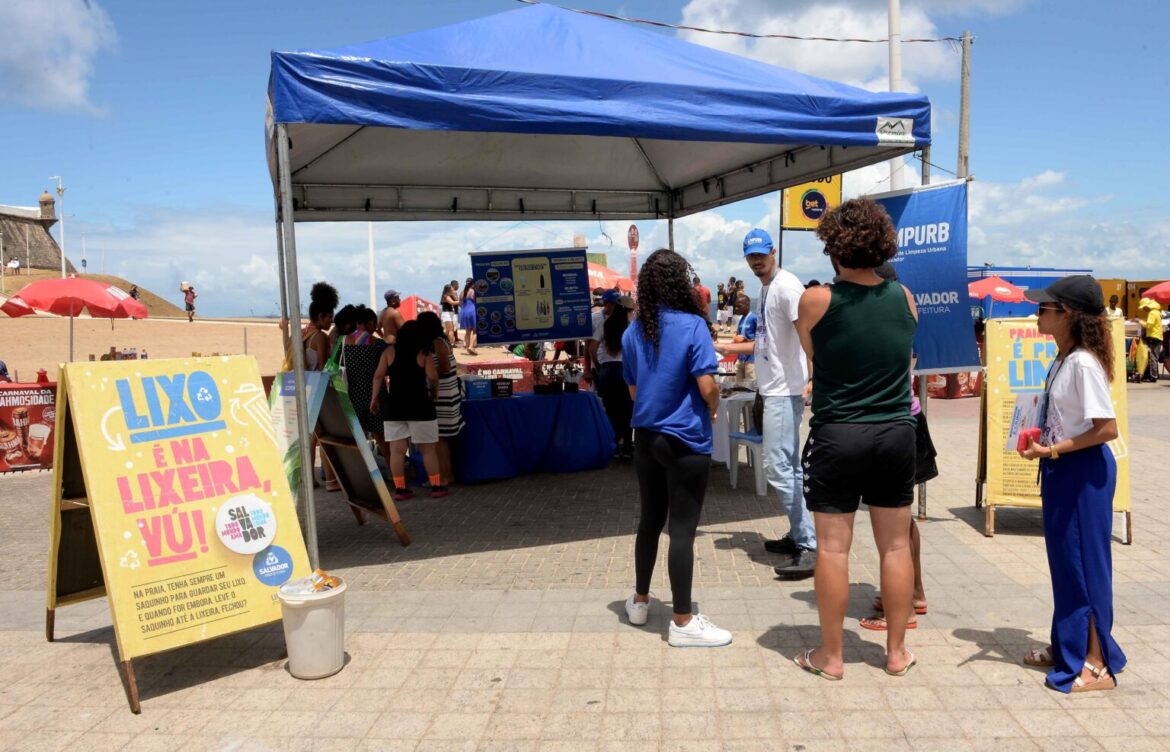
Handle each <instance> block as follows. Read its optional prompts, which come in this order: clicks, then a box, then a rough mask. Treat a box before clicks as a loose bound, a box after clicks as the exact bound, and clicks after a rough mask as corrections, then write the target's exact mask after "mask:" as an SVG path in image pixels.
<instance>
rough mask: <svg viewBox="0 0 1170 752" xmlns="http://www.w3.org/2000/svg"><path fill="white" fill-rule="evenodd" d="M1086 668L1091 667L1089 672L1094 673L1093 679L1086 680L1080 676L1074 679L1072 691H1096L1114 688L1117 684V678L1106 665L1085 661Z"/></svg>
mask: <svg viewBox="0 0 1170 752" xmlns="http://www.w3.org/2000/svg"><path fill="white" fill-rule="evenodd" d="M1085 668H1087V669H1089V673H1091V674H1092V675H1093V680H1092V681H1089V682H1086V681H1085V680H1083V679H1081V677H1079V676H1078V677H1077V678H1075V679H1073V683H1072V690H1071V691H1073V692H1096V691H1098V690H1104V689H1113V688H1115V687H1116V686H1117V680H1116V679H1114V678H1113V675H1112V674H1110V673H1109V669H1107V668H1105V667H1104V666H1101V667H1097V666H1094V665H1093V664H1091V663H1089V662H1088V661H1085Z"/></svg>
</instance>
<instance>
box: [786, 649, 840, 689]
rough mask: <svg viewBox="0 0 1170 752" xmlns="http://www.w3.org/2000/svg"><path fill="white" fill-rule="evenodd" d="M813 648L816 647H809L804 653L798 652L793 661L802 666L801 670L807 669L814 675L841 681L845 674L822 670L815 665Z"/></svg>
mask: <svg viewBox="0 0 1170 752" xmlns="http://www.w3.org/2000/svg"><path fill="white" fill-rule="evenodd" d="M813 650H816V648H809V649H808V650H806V651H804V652H803V653H798V654H797V655H796V657H795V658H793V659H792V662H793V663H795V664H796V665H797V666H800V668H801V670H803V671H807V672H809V673H810V674H813V675H814V676H819V677H821V678H822V679H828V680H829V681H841V680H842V679H843V678H845V677H843V676H835V675H833V674H830V673H828V672H826V671H821V670H820V669H819V668H817V667H816V666H814V665H813V662H812V653H813Z"/></svg>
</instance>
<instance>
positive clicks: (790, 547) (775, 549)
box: [764, 535, 800, 556]
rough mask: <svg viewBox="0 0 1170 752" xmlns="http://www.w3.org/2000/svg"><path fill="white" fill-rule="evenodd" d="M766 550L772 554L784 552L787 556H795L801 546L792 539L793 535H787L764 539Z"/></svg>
mask: <svg viewBox="0 0 1170 752" xmlns="http://www.w3.org/2000/svg"><path fill="white" fill-rule="evenodd" d="M764 550H765V551H767V552H768V553H770V554H784V555H785V556H794V555H795V554H796V552H797V551H799V550H800V549H799V547H798V546H797V545H796V541H794V540H792V536H791V535H786V536H784V537H783V538H780V539H779V540H766V541H764Z"/></svg>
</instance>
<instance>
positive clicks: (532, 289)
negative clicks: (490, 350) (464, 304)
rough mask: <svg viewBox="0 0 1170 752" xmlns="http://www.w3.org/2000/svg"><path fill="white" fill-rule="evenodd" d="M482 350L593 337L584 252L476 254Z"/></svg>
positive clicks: (474, 269) (473, 265) (473, 260)
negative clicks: (506, 345) (518, 344)
mask: <svg viewBox="0 0 1170 752" xmlns="http://www.w3.org/2000/svg"><path fill="white" fill-rule="evenodd" d="M471 274H472V277H473V278H474V280H475V286H474V289H475V315H476V333H477V334H478V336H479V342H480V344H484V345H488V344H491V345H505V344H516V343H520V342H540V341H550V340H551V341H560V340H570V339H584V338H586V337H588V336H589V335H590V334H591V333H592V323H591V318H590V306H591V299H590V293H589V270H588V265H587V264H586V257H585V249H584V248H553V249H546V250H535V251H532V250H530V251H497V252H493V253H473V254H471Z"/></svg>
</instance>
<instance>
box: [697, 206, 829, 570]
mask: <svg viewBox="0 0 1170 752" xmlns="http://www.w3.org/2000/svg"><path fill="white" fill-rule="evenodd" d="M743 256H744V259H745V260H746V261H747V263H748V266H749V267H751V270H752V273H753V274H755V275H756V277H757V278H758V279H759V280H760V284H761V285H762V286H761V287H760V295H759V304H758V306H757V308H756V317H757V324H756V326H757V329H756V341H755V342H754V343H748V342H745V343H742V344H730V345H721V346H719V347H717V348H716V349H717V350H719V351H720V352H722V353H735V354H737V355H741V354H754V355H755V362H756V382H757V383H758V384H759V391H760V395H761V396H762V397H763V398H764V425H763V434H764V443H763V448H764V467H765V469H766V470H767V474H768V484H769V485H771V486H772V488H774V489H776V493H777V495H779V497H780V505H781V506H782V507H783V508H784V510H785V512H786V513H787V514H788V521H789V524H790V530H789V532H788V534H787V535H785V536H784V537H783V538H781V539H779V540H770V541H766V542H765V543H764V548H765V549H767V550H768V551H769V552H771V553H778V554H782V555H783V556H784V557H785V560H784V562H783V563H782V564H780V566H778V567H776V569H775V571H776V574H777V575H779V576H780V577H783V578H786V579H804V578H806V577H812V575H813V572H814V570H815V569H816V563H817V534H816V530H815V529H814V527H813V520H812V514H811V513H810V512H809V511H808V509H806V508H805V505H804V471H803V468H802V467H801V464H800V422H801V419H802V418H803V416H804V397H805V394H806V393H807V391H808V386H809V380H808V374H809V371H808V361H807V359H806V358H805V355H804V350H803V349H802V348H801V346H800V338H799V337H798V335H797V333H796V327H795V325H794V322H795V321H796V318H797V309H798V307H799V304H800V296H801V295H803V294H804V285H802V284H801V283H800V280H798V279H797V278H796V276H795V275H793V274H792V272H789V271H785V270H784V269H781V268H780V265H779V264H777V263H776V252H775V249H774V248H773V247H772V238H771V236H770V235H768V233H767V232H765V231H764V230H761V229H758V228H757V229H754V230H752V231H751V232H749V233H748V234H747V236H746V237H744V239H743Z"/></svg>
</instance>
